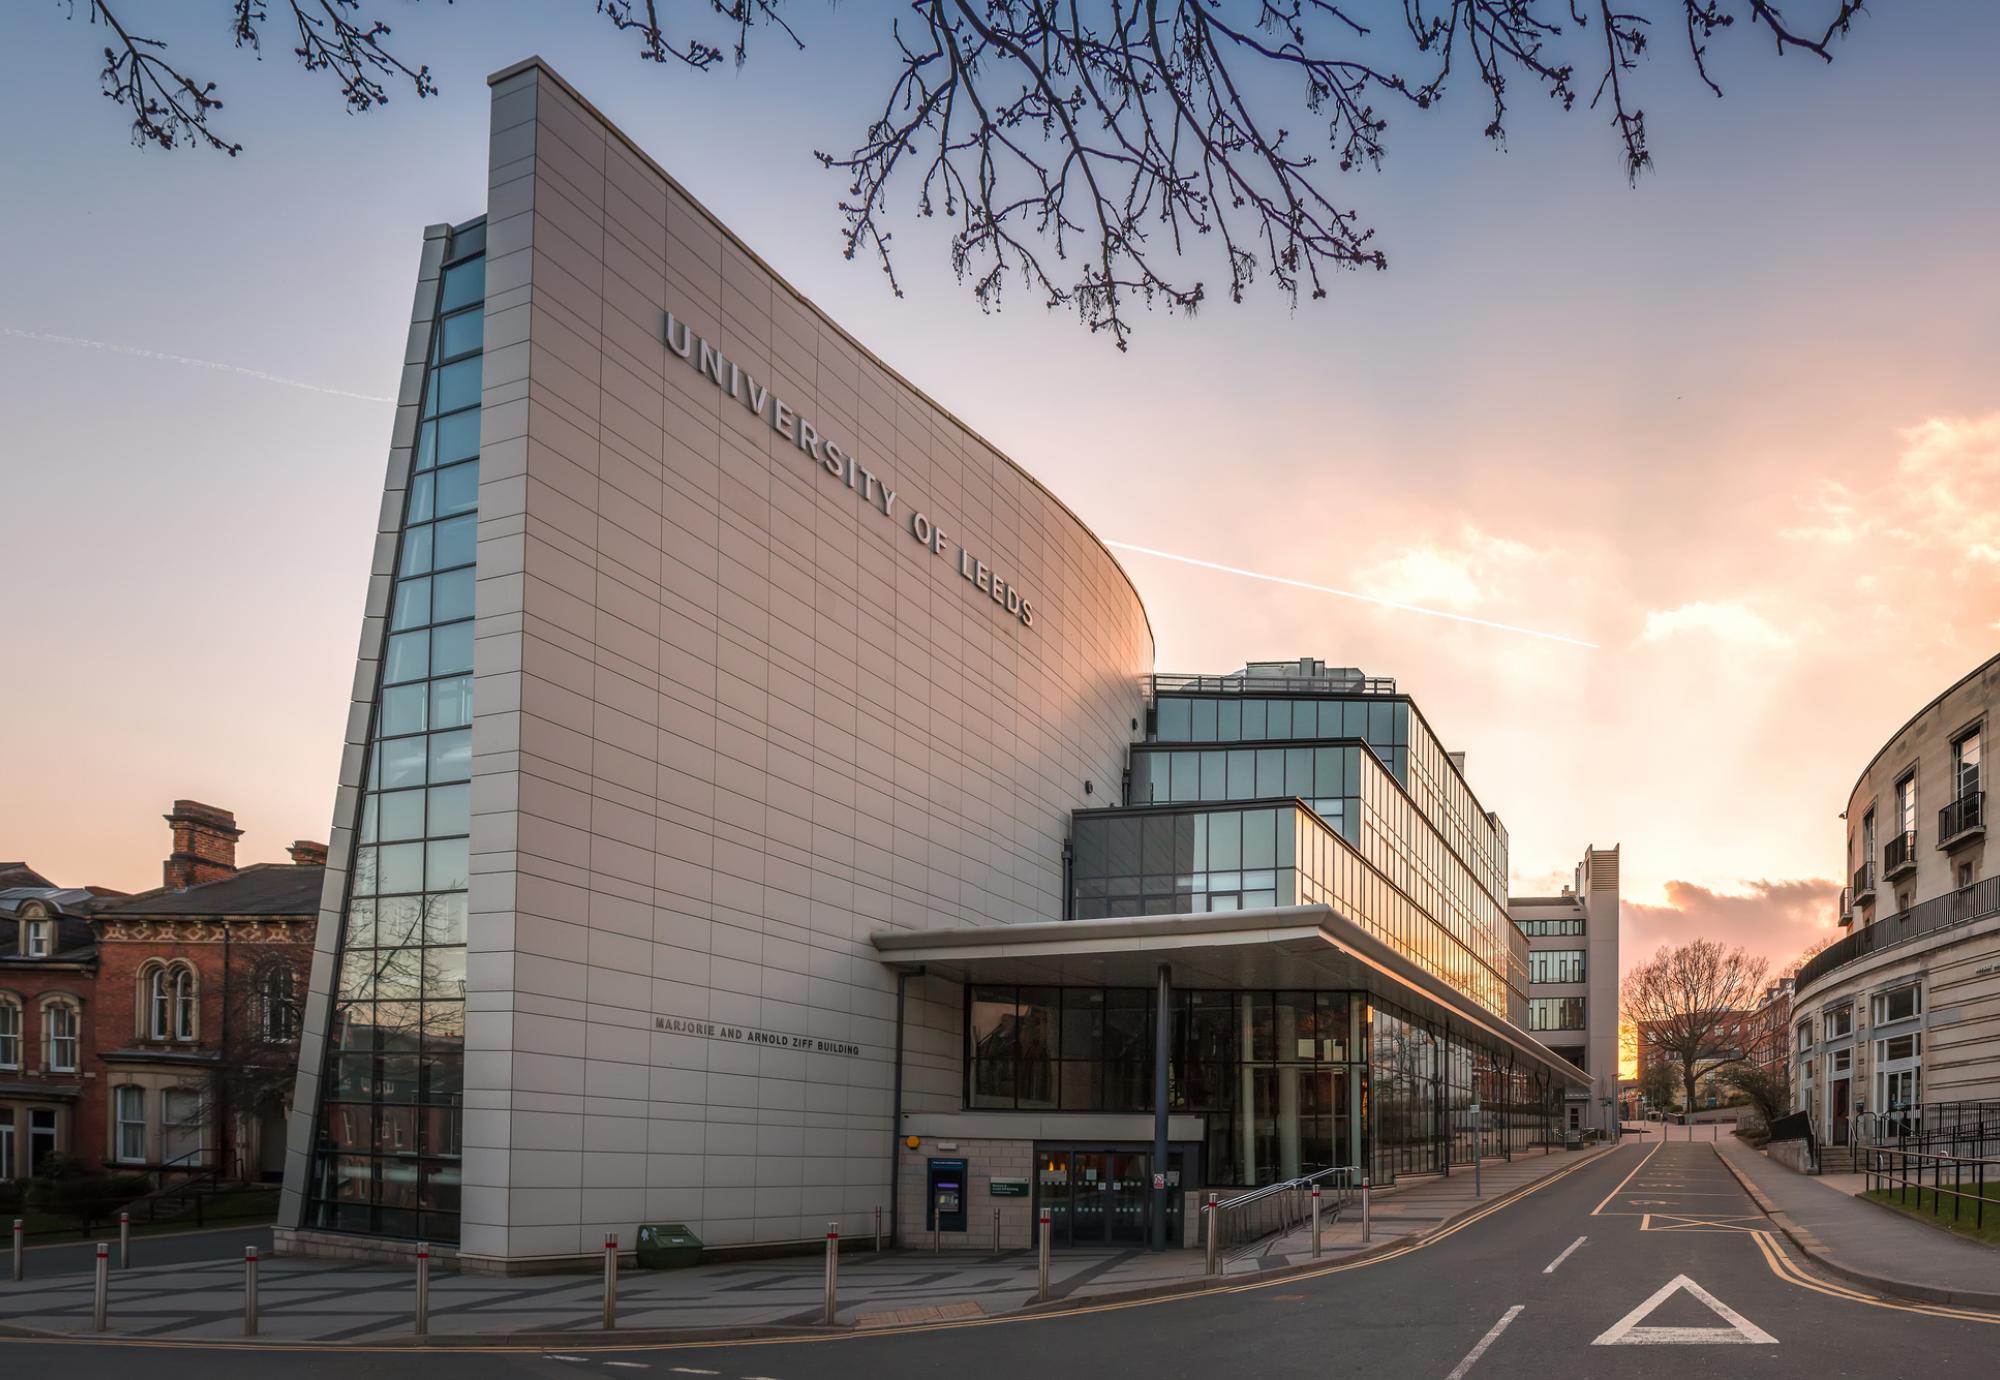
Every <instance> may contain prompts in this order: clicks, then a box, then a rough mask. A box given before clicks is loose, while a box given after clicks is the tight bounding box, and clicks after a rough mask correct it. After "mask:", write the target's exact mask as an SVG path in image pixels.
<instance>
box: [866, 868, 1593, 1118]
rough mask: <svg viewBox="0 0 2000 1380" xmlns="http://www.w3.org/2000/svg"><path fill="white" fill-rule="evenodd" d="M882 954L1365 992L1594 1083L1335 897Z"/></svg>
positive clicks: (961, 932)
mask: <svg viewBox="0 0 2000 1380" xmlns="http://www.w3.org/2000/svg"><path fill="white" fill-rule="evenodd" d="M869 941H870V942H871V943H873V944H874V946H875V951H876V953H877V954H879V955H880V956H881V959H882V962H883V963H885V964H887V965H888V966H889V967H891V968H895V969H897V970H899V971H904V972H911V971H916V970H919V969H921V970H922V971H923V972H925V973H927V974H929V975H931V976H934V977H942V978H945V979H947V980H951V981H960V982H976V983H985V982H992V983H1021V984H1033V985H1048V986H1082V987H1142V988H1143V987H1150V986H1151V985H1152V984H1153V982H1154V981H1155V978H1156V975H1157V974H1158V971H1159V965H1160V964H1162V963H1165V964H1168V965H1170V966H1171V968H1172V970H1173V985H1174V986H1175V987H1177V988H1181V989H1184V990H1185V989H1191V988H1217V989H1223V990H1251V989H1259V988H1285V989H1302V990H1307V991H1311V990H1319V991H1365V992H1368V993H1371V994H1373V995H1376V996H1379V997H1381V998H1382V999H1384V1000H1385V1001H1390V1002H1393V1003H1395V1004H1396V1005H1398V1006H1401V1007H1403V1008H1404V1009H1406V1010H1407V1011H1409V1012H1410V1013H1411V1014H1413V1015H1416V1016H1421V1017H1424V1018H1427V1019H1429V1020H1433V1021H1437V1022H1439V1023H1441V1024H1443V1025H1446V1026H1447V1027H1449V1028H1450V1029H1452V1030H1455V1031H1459V1032H1461V1033H1464V1034H1468V1035H1474V1036H1477V1037H1480V1038H1481V1040H1482V1042H1483V1043H1487V1044H1490V1045H1493V1046H1496V1047H1498V1048H1503V1049H1509V1050H1512V1051H1513V1052H1514V1055H1515V1058H1516V1059H1517V1060H1518V1061H1519V1062H1520V1063H1521V1064H1524V1065H1526V1066H1528V1067H1530V1068H1537V1069H1540V1070H1542V1071H1545V1072H1547V1073H1549V1074H1550V1075H1552V1076H1553V1077H1554V1078H1555V1080H1556V1081H1557V1083H1558V1084H1563V1085H1572V1086H1575V1087H1578V1088H1587V1087H1588V1086H1589V1080H1588V1078H1587V1077H1586V1076H1585V1074H1584V1072H1583V1071H1582V1070H1581V1069H1579V1068H1577V1066H1576V1065H1574V1064H1572V1063H1570V1062H1569V1060H1567V1059H1565V1058H1563V1057H1562V1056H1561V1055H1559V1054H1556V1053H1554V1052H1553V1051H1551V1050H1549V1049H1548V1048H1546V1047H1545V1046H1544V1045H1542V1044H1541V1043H1540V1042H1539V1041H1537V1040H1536V1039H1534V1038H1533V1037H1532V1036H1530V1035H1528V1034H1527V1033H1526V1032H1525V1031H1523V1030H1521V1029H1520V1028H1519V1027H1517V1026H1515V1025H1513V1024H1511V1023H1510V1022H1508V1021H1506V1020H1503V1019H1502V1018H1501V1017H1499V1016H1496V1015H1494V1014H1493V1013H1492V1012H1490V1011H1488V1010H1486V1009H1485V1008H1484V1007H1482V1006H1480V1005H1479V1004H1478V1003H1476V1002H1474V1001H1473V1000H1472V999H1471V998H1469V997H1467V996H1465V995H1464V994H1463V993H1461V992H1459V991H1457V990H1456V989H1454V988H1453V987H1451V986H1450V985H1449V984H1447V983H1445V982H1444V981H1442V980H1441V979H1439V978H1437V977H1435V976H1434V975H1432V974H1431V973H1428V972H1426V971H1424V970H1423V969H1422V968H1419V967H1418V966H1417V965H1416V964H1414V963H1412V962H1411V961H1410V960H1409V959H1407V958H1405V957H1403V955H1401V954H1400V953H1397V952H1396V951H1395V950H1394V949H1393V948H1391V947H1390V946H1389V945H1387V944H1385V943H1383V942H1382V941H1381V940H1380V939H1377V938H1376V937H1375V936H1374V935H1372V934H1369V933H1368V932H1367V931H1366V930H1364V929H1362V928H1361V927H1360V926H1359V925H1357V924H1355V923H1354V922H1353V921H1351V920H1349V919H1347V918H1346V917H1345V916H1343V915H1341V914H1339V913H1338V912H1337V911H1335V910H1334V909H1333V908H1332V907H1330V906H1324V905H1305V906H1273V907H1268V908H1264V909H1259V910H1232V911H1201V912H1197V913H1195V914H1190V915H1144V916H1132V917H1125V918H1119V919H1109V920H1067V921H1054V922H1043V923H1039V924H1032V925H976V926H966V927H959V928H954V929H938V930H878V931H876V932H875V933H874V934H872V935H870V936H869Z"/></svg>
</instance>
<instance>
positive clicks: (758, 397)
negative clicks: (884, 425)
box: [666, 311, 1035, 627]
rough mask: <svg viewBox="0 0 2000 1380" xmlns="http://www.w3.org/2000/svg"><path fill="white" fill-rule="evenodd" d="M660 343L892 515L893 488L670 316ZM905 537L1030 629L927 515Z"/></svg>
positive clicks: (1012, 595) (1003, 585)
mask: <svg viewBox="0 0 2000 1380" xmlns="http://www.w3.org/2000/svg"><path fill="white" fill-rule="evenodd" d="M666 342H667V348H668V349H670V350H672V351H673V352H674V353H675V354H677V355H679V356H680V357H681V358H682V359H684V360H687V361H688V362H689V363H690V364H692V365H694V367H695V369H696V370H697V371H699V372H700V373H702V374H704V375H706V376H707V377H708V378H709V379H711V380H712V381H713V382H714V383H715V385H716V387H718V388H721V389H723V390H724V391H725V392H727V393H728V394H729V396H730V397H732V398H736V399H739V400H740V401H741V402H742V403H743V405H744V406H745V407H747V408H749V409H750V413H751V415H752V416H755V417H761V418H763V419H764V420H766V421H768V422H769V423H770V424H771V430H773V431H775V432H777V433H778V434H779V435H780V436H782V437H784V438H785V439H786V440H788V441H790V442H792V443H793V444H794V445H796V446H797V447H798V448H799V449H800V450H801V451H803V452H805V453H806V454H807V455H810V456H811V457H812V458H813V460H814V462H815V463H817V464H819V465H820V466H821V467H822V468H824V469H825V470H826V472H827V473H828V474H830V475H832V476H833V477H834V478H835V479H838V480H841V481H843V482H844V483H845V484H846V485H847V487H848V488H850V489H856V490H858V491H859V492H860V493H861V494H862V496H863V497H864V498H865V499H866V500H867V501H868V502H870V503H879V504H880V505H881V508H882V516H884V517H886V518H894V517H895V516H896V491H895V490H894V489H892V488H890V487H889V486H888V485H887V484H884V483H882V481H880V480H879V479H877V478H876V477H875V475H874V474H873V473H871V472H870V471H869V469H868V467H867V466H866V465H864V464H862V463H861V462H860V461H859V460H858V459H856V458H855V457H854V456H852V455H850V454H848V453H847V452H846V451H844V450H842V449H841V448H840V445H839V443H838V442H836V441H833V440H831V439H830V438H827V437H823V436H821V435H820V434H819V430H818V428H816V427H815V426H813V424H812V423H811V422H809V421H807V420H806V419H805V418H804V417H802V416H800V415H799V414H798V413H797V412H796V411H794V410H793V409H792V408H791V407H790V406H789V405H787V404H786V402H785V400H784V399H783V398H780V397H779V396H778V395H777V394H775V393H773V392H772V391H771V390H770V389H769V388H767V387H765V386H764V385H763V384H760V383H758V382H757V380H756V379H755V378H753V377H751V376H750V375H749V374H747V373H745V372H744V371H743V370H742V369H741V368H739V367H738V366H737V365H735V364H733V363H731V362H730V361H729V360H727V359H725V358H724V357H723V354H722V351H720V350H718V349H716V348H715V347H714V346H712V345H710V344H709V343H708V342H707V341H706V340H704V339H702V337H700V336H698V335H696V334H695V333H694V332H693V331H692V330H690V329H689V327H688V325H687V323H686V322H685V321H676V320H674V314H673V313H672V312H671V311H670V312H668V313H667V315H666ZM725 371H726V373H725ZM725 379H726V382H725ZM909 532H910V535H911V536H913V537H915V538H916V539H917V540H918V541H920V542H922V543H923V544H924V545H925V546H927V547H929V548H930V550H931V553H932V554H933V555H937V556H942V555H943V554H944V553H945V552H946V550H948V549H953V550H956V551H957V552H958V573H959V575H960V576H962V577H963V578H965V579H967V580H970V581H971V582H972V583H973V584H974V585H976V586H977V587H978V588H979V589H980V590H981V591H982V592H984V593H986V594H988V595H990V596H991V597H992V599H993V602H994V603H996V604H999V605H1000V606H1001V607H1003V608H1005V609H1006V610H1007V612H1008V613H1010V614H1012V615H1013V616H1014V617H1016V618H1018V619H1020V620H1021V626H1022V627H1033V626H1034V624H1035V606H1034V605H1033V604H1032V603H1030V602H1029V601H1028V600H1027V599H1025V598H1023V597H1022V594H1021V591H1020V590H1018V589H1016V588H1014V586H1012V585H1011V584H1009V583H1007V581H1005V580H1003V579H1002V578H1001V577H1000V575H999V573H998V572H997V571H995V570H993V569H991V568H990V567H988V566H987V564H986V562H985V561H983V560H981V559H979V558H978V557H976V556H974V555H973V554H972V553H971V552H970V551H969V550H967V549H966V548H965V547H964V546H963V545H962V544H961V545H958V546H956V547H954V546H953V545H952V540H951V534H950V533H948V532H946V531H945V530H944V529H943V528H941V527H939V526H938V525H937V523H936V522H934V521H933V520H932V519H931V517H930V516H929V515H928V514H926V513H921V512H912V513H911V514H910V515H909Z"/></svg>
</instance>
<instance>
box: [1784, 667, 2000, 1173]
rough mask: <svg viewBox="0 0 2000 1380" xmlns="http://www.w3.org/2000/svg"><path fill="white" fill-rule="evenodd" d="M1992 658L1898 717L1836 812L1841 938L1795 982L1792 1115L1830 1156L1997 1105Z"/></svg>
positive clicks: (1999, 1009) (1998, 893)
mask: <svg viewBox="0 0 2000 1380" xmlns="http://www.w3.org/2000/svg"><path fill="white" fill-rule="evenodd" d="M1996 706H2000V656H1996V657H1993V658H1992V659H1990V660H1988V661H1987V662H1986V663H1984V664H1983V665H1981V666H1979V667H1977V668H1975V669H1974V670H1973V671H1972V672H1971V673H1969V674H1968V675H1966V676H1965V677H1964V678H1962V679H1961V680H1959V681H1958V682H1956V683H1955V684H1953V685H1952V686H1950V687H1949V688H1947V689H1946V690H1945V691H1944V692H1943V693H1942V694H1940V695H1938V696H1937V698H1935V699H1933V700H1932V701H1931V702H1930V703H1928V704H1926V705H1924V706H1923V707H1922V708H1921V709H1919V710H1918V711H1917V712H1916V713H1915V714H1914V715H1912V716H1911V717H1910V719H1909V720H1908V722H1906V723H1905V724H1904V725H1903V726H1902V727H1901V728H1900V729H1898V730H1897V731H1896V733H1895V735H1894V736H1893V737H1891V738H1890V739H1889V741H1888V742H1887V743H1886V744H1885V745H1884V746H1883V747H1882V749H1881V750H1880V751H1879V752H1877V753H1876V754H1875V756H1874V757H1873V758H1872V759H1871V760H1870V761H1869V762H1868V764H1867V765H1866V767H1864V768H1863V769H1862V772H1861V776H1860V779H1859V780H1858V781H1856V783H1855V786H1854V790H1853V793H1852V794H1851V795H1850V796H1849V798H1848V802H1847V809H1846V812H1845V813H1844V815H1843V816H1842V817H1843V818H1844V819H1845V821H1846V824H1847V860H1846V875H1847V877H1848V881H1849V884H1848V886H1847V888H1846V889H1845V890H1843V891H1842V893H1841V898H1840V915H1839V920H1840V925H1841V928H1842V929H1843V930H1844V931H1846V934H1845V937H1844V938H1842V939H1840V940H1838V941H1836V942H1835V943H1833V944H1831V945H1829V946H1828V947H1827V948H1825V949H1823V950H1821V951H1820V952H1819V953H1817V954H1815V955H1813V957H1812V958H1811V959H1809V960H1807V962H1806V963H1805V965H1804V966H1803V967H1802V968H1801V969H1800V970H1799V973H1798V976H1797V980H1796V984H1795V989H1794V992H1793V996H1792V1031H1793V1034H1792V1059H1793V1105H1794V1106H1795V1107H1796V1108H1798V1109H1799V1110H1802V1111H1806V1112H1810V1113H1811V1115H1812V1119H1813V1124H1814V1126H1815V1127H1816V1128H1817V1129H1818V1132H1819V1135H1820V1138H1821V1139H1822V1140H1823V1141H1824V1142H1825V1143H1827V1144H1828V1145H1831V1146H1833V1147H1835V1148H1836V1149H1838V1148H1839V1147H1842V1146H1845V1145H1848V1144H1850V1143H1851V1142H1852V1141H1853V1140H1854V1138H1855V1137H1857V1136H1860V1137H1862V1138H1868V1137H1873V1136H1875V1135H1878V1134H1879V1133H1880V1132H1881V1130H1882V1128H1883V1127H1884V1126H1885V1125H1894V1126H1898V1127H1904V1128H1909V1127H1921V1126H1922V1125H1923V1124H1924V1123H1925V1122H1926V1121H1935V1120H1937V1119H1938V1118H1939V1117H1941V1116H1953V1115H1956V1113H1957V1111H1958V1109H1959V1108H1961V1107H1962V1106H1963V1105H1964V1104H1966V1103H1984V1102H1991V1101H1995V1100H2000V875H1996V871H2000V868H1996V864H2000V852H1996V849H1995V845H1994V843H1993V841H1992V839H1991V837H1990V836H1989V833H1988V829H1987V823H1988V820H1987V813H1988V811H1987V806H1986V794H1987V793H1986V790H1985V777H1984V773H1983V768H1982V765H1981V758H1982V754H1983V747H1984V743H1985V739H1986V737H1987V735H1988V734H1989V733H1990V732H1991V731H1992V729H1991V724H1990V720H1991V719H1992V716H1993V714H1994V712H1995V709H1996Z"/></svg>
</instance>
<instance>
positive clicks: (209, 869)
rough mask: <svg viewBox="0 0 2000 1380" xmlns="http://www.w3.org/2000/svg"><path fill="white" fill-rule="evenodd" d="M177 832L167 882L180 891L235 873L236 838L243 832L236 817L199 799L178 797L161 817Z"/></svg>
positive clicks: (167, 862) (168, 858)
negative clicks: (168, 811) (168, 810)
mask: <svg viewBox="0 0 2000 1380" xmlns="http://www.w3.org/2000/svg"><path fill="white" fill-rule="evenodd" d="M162 818H164V819H165V820H166V821H167V824H168V825H169V827H171V828H172V829H173V831H174V851H173V852H172V853H171V854H169V855H168V857H167V861H166V864H165V866H164V867H163V868H162V872H163V873H164V875H165V877H166V885H168V886H170V887H172V888H174V889H175V890H181V889H184V888H186V887H191V886H200V885H201V884H202V883H203V882H216V881H220V880H222V879H223V878H224V877H233V876H234V875H236V840H238V839H240V838H242V837H243V831H242V830H241V829H238V828H237V827H236V816H235V814H233V813H232V812H230V811H228V810H218V809H217V808H216V807H215V806H213V805H204V804H202V803H201V802H200V801H198V800H176V801H175V802H174V809H173V813H172V814H169V815H164V816H162Z"/></svg>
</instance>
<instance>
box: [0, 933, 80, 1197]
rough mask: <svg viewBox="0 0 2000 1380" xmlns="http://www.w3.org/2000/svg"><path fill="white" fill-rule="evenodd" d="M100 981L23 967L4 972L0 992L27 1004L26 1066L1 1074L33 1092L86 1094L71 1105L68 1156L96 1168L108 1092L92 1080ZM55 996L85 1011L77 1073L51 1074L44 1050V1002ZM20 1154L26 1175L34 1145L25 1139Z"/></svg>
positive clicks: (24, 1023) (23, 1061)
mask: <svg viewBox="0 0 2000 1380" xmlns="http://www.w3.org/2000/svg"><path fill="white" fill-rule="evenodd" d="M94 988H95V983H94V981H93V979H92V977H91V975H90V974H89V973H88V972H75V971H67V972H65V971H62V970H50V969H49V968H46V967H36V968H34V969H29V968H26V967H25V966H23V967H17V968H0V992H6V993H7V994H8V995H10V996H12V997H14V998H15V999H16V1000H18V1001H19V1002H20V1004H21V1067H20V1069H19V1071H18V1072H17V1071H15V1070H12V1069H10V1070H8V1071H7V1072H6V1073H4V1074H0V1078H5V1079H6V1080H7V1081H8V1082H10V1083H13V1082H19V1083H23V1084H26V1085H27V1086H28V1087H31V1088H48V1089H50V1090H51V1091H54V1090H57V1089H67V1088H76V1089H81V1096H80V1097H79V1098H78V1099H77V1100H76V1101H75V1102H74V1103H69V1104H67V1105H68V1106H69V1107H70V1109H71V1110H70V1126H69V1133H68V1135H69V1138H68V1140H67V1141H66V1142H65V1143H64V1145H63V1149H64V1151H65V1152H67V1153H70V1154H75V1155H81V1156H82V1157H83V1159H84V1160H85V1161H86V1162H87V1163H90V1164H95V1163H97V1161H98V1159H99V1157H100V1155H101V1152H102V1147H103V1144H104V1088H103V1079H102V1078H101V1077H91V1076H89V1075H91V1074H92V1073H93V1071H95V1070H96V1069H97V1067H98V1065H97V1061H96V1042H95V1031H96V1024H95V1019H94V1018H95V1015H96V1006H97V1002H96V993H95V990H94ZM54 992H63V993H67V994H69V995H70V996H72V997H74V998H76V999H77V1001H78V1002H79V1003H80V1004H81V1006H82V1008H83V1020H82V1023H81V1026H80V1028H79V1031H78V1036H79V1038H78V1050H77V1055H78V1057H77V1064H78V1069H79V1072H77V1073H46V1072H44V1071H43V1068H42V1065H43V1063H44V1056H43V1049H42V999H43V998H44V997H46V996H48V995H49V994H51V993H54ZM33 1100H34V1099H33V1098H32V1097H29V1098H18V1099H16V1098H9V1099H8V1101H9V1103H10V1104H11V1103H14V1102H16V1101H18V1102H31V1101H33ZM15 1153H16V1154H17V1155H18V1156H20V1158H21V1167H22V1169H23V1172H25V1169H26V1164H27V1155H28V1146H27V1143H26V1142H25V1141H22V1142H20V1143H19V1144H17V1146H16V1148H15Z"/></svg>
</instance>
